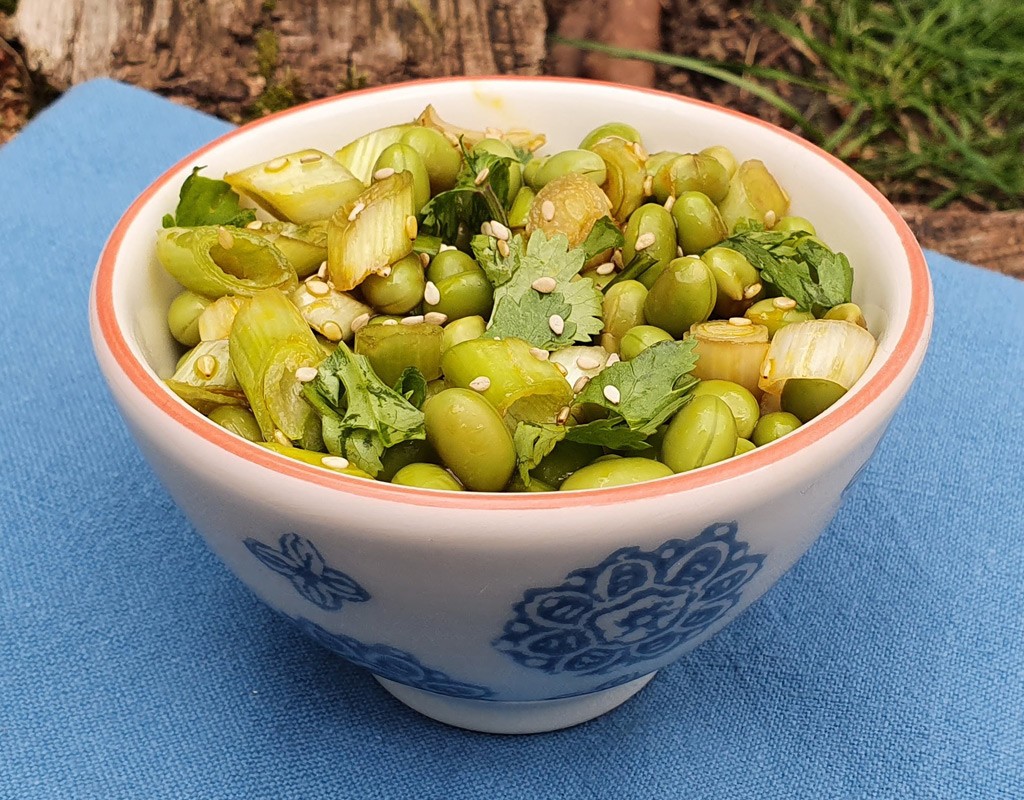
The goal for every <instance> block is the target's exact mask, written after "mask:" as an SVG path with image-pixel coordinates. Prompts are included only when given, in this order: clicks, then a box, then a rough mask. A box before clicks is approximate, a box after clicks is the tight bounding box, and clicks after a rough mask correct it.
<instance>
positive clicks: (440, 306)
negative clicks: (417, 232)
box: [423, 250, 494, 322]
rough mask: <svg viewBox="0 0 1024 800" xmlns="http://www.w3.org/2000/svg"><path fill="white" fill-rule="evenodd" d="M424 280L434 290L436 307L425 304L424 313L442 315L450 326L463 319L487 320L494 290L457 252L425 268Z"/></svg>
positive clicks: (473, 264)
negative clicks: (431, 312) (438, 313)
mask: <svg viewBox="0 0 1024 800" xmlns="http://www.w3.org/2000/svg"><path fill="white" fill-rule="evenodd" d="M427 279H428V280H429V281H431V282H432V283H433V284H434V286H435V287H436V288H437V293H438V301H437V302H436V303H431V302H428V301H427V300H428V299H425V300H424V303H423V308H424V309H425V310H426V311H437V312H440V313H441V314H445V315H446V316H447V317H448V320H449V322H451V321H453V320H457V319H461V318H462V317H485V318H486V317H489V316H490V314H491V304H492V302H493V300H494V289H493V287H492V286H491V282H490V281H488V280H487V276H486V275H485V274H484V271H483V270H482V269H481V268H480V265H479V264H477V263H476V261H475V260H473V259H472V258H470V257H469V256H468V255H466V254H465V253H463V252H462V251H460V250H445V251H444V252H441V253H438V254H437V255H436V256H434V260H433V261H431V262H430V266H429V267H427Z"/></svg>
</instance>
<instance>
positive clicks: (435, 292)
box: [423, 281, 441, 306]
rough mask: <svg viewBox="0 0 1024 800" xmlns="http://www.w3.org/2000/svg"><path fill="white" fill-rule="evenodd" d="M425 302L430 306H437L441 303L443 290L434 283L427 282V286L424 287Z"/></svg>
mask: <svg viewBox="0 0 1024 800" xmlns="http://www.w3.org/2000/svg"><path fill="white" fill-rule="evenodd" d="M423 302H424V303H426V304H427V305H428V306H436V305H437V304H438V303H440V302H441V290H440V289H438V288H437V284H436V283H434V282H433V281H427V285H426V286H424V287H423Z"/></svg>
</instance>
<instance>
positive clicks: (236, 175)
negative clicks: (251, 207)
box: [224, 150, 364, 224]
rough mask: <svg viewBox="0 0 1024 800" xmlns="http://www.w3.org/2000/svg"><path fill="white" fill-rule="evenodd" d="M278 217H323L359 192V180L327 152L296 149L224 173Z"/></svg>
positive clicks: (295, 219)
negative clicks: (295, 150) (269, 159)
mask: <svg viewBox="0 0 1024 800" xmlns="http://www.w3.org/2000/svg"><path fill="white" fill-rule="evenodd" d="M224 180H225V181H227V183H228V184H229V185H230V186H231V188H233V189H236V190H238V191H239V192H242V193H244V194H246V195H248V196H249V197H251V198H252V199H253V200H254V201H255V202H256V203H257V204H258V205H259V206H261V207H262V208H264V209H266V210H267V211H269V212H270V213H271V214H273V215H274V216H275V217H277V218H278V219H283V220H287V221H288V222H296V223H300V224H301V223H305V222H313V221H314V220H318V219H327V218H328V217H329V216H331V214H333V213H334V212H335V211H337V210H338V208H339V207H340V206H341V205H343V204H344V203H347V202H348V201H349V200H351V199H352V198H353V197H355V196H356V195H357V194H359V193H360V192H362V191H363V189H364V186H363V181H362V180H360V179H359V178H357V177H356V176H355V175H353V174H352V173H351V172H350V171H349V170H347V169H345V167H344V166H342V165H341V164H339V163H338V162H337V161H335V160H334V159H333V158H331V157H330V156H329V155H327V153H322V152H320V151H319V150H300V151H298V152H297V153H289V154H288V155H285V156H280V157H278V158H275V159H272V160H271V161H264V162H263V163H262V164H254V165H253V166H251V167H247V168H246V169H243V170H240V171H238V172H232V173H231V174H229V175H225V176H224Z"/></svg>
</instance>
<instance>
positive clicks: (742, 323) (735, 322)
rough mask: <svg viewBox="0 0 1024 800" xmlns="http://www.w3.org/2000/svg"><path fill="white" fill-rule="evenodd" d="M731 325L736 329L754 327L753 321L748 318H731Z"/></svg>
mask: <svg viewBox="0 0 1024 800" xmlns="http://www.w3.org/2000/svg"><path fill="white" fill-rule="evenodd" d="M729 324H730V325H732V326H733V327H735V328H745V327H747V325H753V324H754V323H753V321H752V320H749V319H747V318H746V317H729Z"/></svg>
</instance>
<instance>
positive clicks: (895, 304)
mask: <svg viewBox="0 0 1024 800" xmlns="http://www.w3.org/2000/svg"><path fill="white" fill-rule="evenodd" d="M428 102H430V103H433V104H434V105H435V106H436V107H437V109H438V111H439V113H440V114H441V115H442V116H443V117H444V118H446V119H449V120H451V121H453V122H457V123H460V124H463V125H466V126H467V127H476V128H482V127H484V126H494V127H499V128H511V127H527V128H534V129H537V130H540V131H543V132H544V133H546V134H547V136H548V140H549V145H548V152H554V151H557V150H559V149H564V148H569V147H575V146H576V145H577V143H578V142H579V140H580V139H581V138H582V136H583V134H585V133H586V132H588V131H589V130H590V129H591V128H593V127H595V126H596V125H598V124H601V123H603V122H608V121H611V120H622V121H627V122H630V123H632V124H634V125H635V126H636V127H638V128H639V129H640V131H641V132H642V134H643V136H644V141H645V144H646V145H647V146H648V148H649V149H650V151H651V152H656V151H658V150H662V149H674V150H682V151H696V150H699V149H701V148H703V147H706V146H708V145H711V144H724V145H726V146H727V147H729V148H730V149H732V151H733V152H734V153H735V154H736V156H737V157H738V158H739V159H741V160H742V159H746V158H755V157H756V158H760V159H762V160H764V161H765V162H766V163H767V165H768V167H769V168H770V169H771V171H772V172H773V173H774V174H775V175H776V176H777V178H778V179H779V181H780V182H781V184H782V185H783V186H784V187H786V188H787V190H788V191H789V192H790V194H791V195H792V200H793V205H792V208H793V213H796V214H801V215H804V216H808V217H810V218H811V219H812V220H813V221H814V223H815V225H816V226H817V228H818V232H819V234H820V235H821V236H822V237H823V238H824V239H825V240H826V241H827V242H829V243H830V244H831V245H833V246H834V247H835V248H837V249H839V250H842V251H844V252H846V253H847V254H848V255H849V257H850V260H851V261H852V263H853V265H854V268H855V271H856V285H855V289H854V300H855V301H856V302H858V303H860V305H861V306H862V307H863V308H864V309H865V312H866V315H867V317H868V320H869V323H870V326H871V328H872V330H873V332H874V333H875V334H876V335H877V336H878V341H879V346H878V352H877V355H876V357H875V359H874V361H873V362H872V364H871V366H870V367H869V369H868V371H867V373H866V374H865V375H864V376H863V377H862V378H861V380H860V381H859V383H858V385H857V386H856V387H855V388H854V390H853V391H850V392H849V393H848V394H847V395H846V396H845V397H844V398H843V399H842V400H841V401H840V402H839V403H837V404H836V405H835V406H833V407H832V408H831V409H830V410H829V411H828V412H826V413H825V414H824V415H822V416H821V417H819V418H818V419H815V420H814V421H813V422H811V423H810V424H808V425H806V426H804V427H802V428H801V429H799V430H797V431H796V432H794V433H792V434H790V435H789V436H787V437H785V438H784V439H782V440H780V441H779V442H777V443H774V444H772V445H770V446H768V447H765V448H762V449H759V450H756V451H754V452H753V453H751V454H749V455H745V456H743V457H741V458H737V459H733V460H730V461H726V462H723V463H720V464H717V465H714V466H711V467H706V468H703V469H700V470H696V471H694V472H690V473H686V474H682V475H677V476H674V477H671V478H665V479H662V480H658V481H654V482H650V483H645V484H637V485H632V486H624V487H618V488H612V489H604V490H594V491H585V492H576V493H564V494H563V493H558V492H553V493H547V494H527V495H521V494H520V495H515V494H473V493H469V492H464V493H439V492H431V491H426V490H418V489H411V488H406V487H400V486H392V485H390V484H385V483H376V482H370V481H365V480H359V479H356V478H350V477H348V476H344V475H339V474H335V473H331V472H328V471H326V470H322V469H318V468H315V467H310V466H306V465H303V464H300V463H298V462H295V461H291V460H289V459H286V458H283V457H280V456H277V455H275V454H273V453H270V452H268V451H266V450H264V449H261V448H259V447H257V446H255V445H252V444H250V443H248V442H246V441H243V440H241V439H239V438H236V437H234V436H232V435H231V434H229V433H227V432H226V431H224V430H223V429H221V428H219V427H218V426H216V425H214V424H213V423H211V422H209V421H208V420H206V419H205V418H204V417H202V416H200V415H199V414H197V413H196V412H194V411H193V410H192V409H190V408H189V407H188V406H187V405H186V404H185V403H183V402H181V401H180V400H179V399H178V398H177V397H175V396H174V395H173V394H172V393H171V392H169V391H168V390H167V389H165V388H164V386H163V385H162V384H161V382H160V379H161V378H162V377H166V376H167V375H169V374H170V373H171V371H172V369H173V366H174V363H175V360H176V358H177V355H178V350H177V347H176V345H175V343H174V342H173V341H172V339H171V337H170V335H169V334H168V332H167V328H166V324H165V317H164V315H165V312H166V309H167V306H168V303H169V302H170V299H171V298H172V297H173V295H174V294H175V292H176V286H175V284H174V282H173V281H172V280H171V279H170V278H169V277H168V276H167V275H166V274H165V273H164V271H163V270H162V269H161V268H160V266H159V265H158V264H157V262H156V259H155V257H154V233H155V231H156V230H157V228H158V227H159V226H160V218H161V216H162V215H163V214H164V213H165V212H166V211H168V210H172V209H173V208H174V206H175V203H176V200H177V192H178V188H179V186H180V185H181V182H182V181H183V179H184V178H185V177H186V175H188V173H189V171H190V169H191V168H192V166H193V165H195V164H205V165H208V168H207V174H208V175H217V174H220V173H223V172H225V171H229V170H233V169H237V168H239V167H242V166H245V165H248V164H251V163H255V162H257V161H261V160H265V159H266V158H268V157H270V156H272V155H275V154H279V153H283V152H289V151H294V150H297V149H299V148H301V147H316V148H320V149H322V150H326V151H328V152H333V150H335V149H336V148H337V147H339V146H341V145H342V144H344V143H346V142H348V141H349V140H351V139H353V138H355V137H356V136H358V135H360V134H363V133H366V132H367V131H370V130H373V129H375V128H378V127H381V126H384V125H388V124H392V123H398V122H404V121H407V120H409V119H411V118H412V117H413V116H414V115H415V114H417V113H418V112H419V111H420V110H421V109H422V108H423V106H424V105H426V104H427V103H428ZM931 315H932V300H931V286H930V282H929V277H928V273H927V269H926V266H925V262H924V258H923V256H922V253H921V250H920V248H919V247H918V245H917V243H916V242H915V241H914V238H913V236H912V235H911V233H910V231H909V230H908V228H907V227H906V225H905V224H904V223H903V221H902V219H901V218H900V217H899V215H898V214H897V213H896V212H895V211H894V210H893V208H892V207H891V206H890V205H889V204H888V203H887V202H886V201H885V200H884V199H883V198H882V196H881V195H880V194H879V193H878V192H877V191H876V190H875V189H873V188H872V187H871V186H870V185H869V184H868V183H866V182H865V181H864V180H863V179H861V178H859V177H858V176H857V175H856V174H855V173H854V172H852V171H851V170H850V169H848V168H847V167H845V166H844V165H842V164H841V163H840V162H838V161H837V160H835V159H834V158H832V157H830V156H828V155H826V154H824V153H823V152H821V151H820V150H818V149H816V148H815V147H813V146H811V145H809V144H808V143H807V142H805V141H803V140H801V139H799V138H798V137H796V136H793V135H791V134H789V133H786V132H784V131H781V130H779V129H777V128H774V127H772V126H770V125H767V124H765V123H763V122H759V121H757V120H755V119H752V118H749V117H746V116H743V115H740V114H737V113H735V112H731V111H727V110H723V109H720V108H715V107H712V106H710V105H707V104H704V103H700V102H695V101H692V100H687V99H684V98H680V97H677V96H673V95H668V94H662V93H659V92H652V91H641V90H637V89H632V88H626V87H620V86H612V85H605V84H600V83H594V82H583V81H569V80H557V79H541V78H488V79H458V80H441V81H429V82H418V83H407V84H402V85H398V86H392V87H387V88H382V89H372V90H367V91H361V92H353V93H350V94H346V95H344V96H341V97H337V98H332V99H329V100H324V101H320V102H316V103H311V104H308V105H306V106H302V107H300V108H296V109H293V110H291V111H286V112H283V113H281V114H277V115H275V116H273V117H269V118H267V119H265V120H261V121H259V122H256V123H253V124H251V125H248V126H246V127H244V128H240V129H239V130H237V131H234V132H232V133H229V134H227V135H225V136H223V137H221V138H220V139H218V140H216V141H215V142H213V143H212V144H210V145H208V146H206V147H204V148H202V149H201V150H199V151H197V152H196V153H193V154H192V155H190V156H189V157H188V158H186V159H184V160H183V161H181V162H180V163H179V164H177V165H176V166H174V167H173V168H171V169H170V170H169V171H168V172H167V173H165V174H164V175H163V176H162V177H161V178H160V179H159V180H157V181H156V182H155V183H154V184H153V185H152V186H150V187H149V188H148V189H147V190H146V191H145V192H144V193H143V194H142V196H141V197H139V199H138V200H136V201H135V203H134V204H133V205H132V206H131V208H129V209H128V211H127V212H126V213H125V215H124V217H123V218H122V219H121V221H120V222H119V223H118V225H117V227H116V229H115V230H114V232H113V234H112V235H111V237H110V241H109V242H108V244H107V247H106V249H105V251H104V253H103V255H102V257H101V259H100V262H99V265H98V267H97V271H96V276H95V280H94V284H93V291H92V297H91V322H92V334H93V339H94V344H95V349H96V354H97V357H98V359H99V363H100V366H101V368H102V370H103V373H104V375H105V376H106V379H107V381H108V382H109V384H110V388H111V390H112V392H113V395H114V398H115V400H116V402H117V404H118V406H119V407H120V409H121V411H122V413H123V415H124V418H125V420H126V421H127V423H128V425H129V427H130V429H131V431H132V432H133V434H134V436H135V438H136V440H137V441H138V444H139V447H140V448H141V449H142V452H143V453H144V455H145V457H146V459H147V460H148V461H149V463H150V464H151V466H152V468H153V470H154V471H155V472H156V474H157V475H158V476H159V478H160V480H161V481H162V482H163V483H164V485H165V486H166V487H167V489H168V491H170V493H171V495H172V496H173V497H174V499H175V500H176V502H177V503H178V504H179V505H180V506H181V508H182V509H183V510H184V512H185V513H186V514H187V516H188V518H189V519H190V520H191V521H192V523H193V524H194V525H195V527H196V529H197V530H198V531H199V532H200V533H201V534H202V535H203V537H204V538H205V539H206V541H207V543H208V544H209V546H210V547H211V548H212V549H213V550H214V551H215V552H216V553H217V555H218V556H220V558H222V559H223V560H224V562H225V563H226V564H227V565H228V566H229V567H230V568H231V569H232V570H233V571H234V573H235V574H236V575H238V577H239V578H241V579H242V580H243V581H244V582H245V583H246V584H247V585H248V586H249V587H250V588H251V589H252V590H253V591H254V592H256V594H257V595H259V597H261V598H262V599H263V600H264V601H265V602H266V603H267V604H268V605H270V606H271V607H272V608H274V609H276V610H278V611H279V612H281V613H282V614H284V615H285V616H287V617H289V618H290V619H292V620H293V621H295V622H296V623H297V624H298V625H300V627H302V628H303V629H304V630H305V631H306V632H307V633H309V634H310V635H312V636H313V637H314V638H315V639H317V640H318V641H320V642H321V643H322V644H324V645H326V646H327V647H330V648H332V649H333V650H335V651H336V652H338V653H340V654H341V655H342V656H343V657H345V658H347V659H349V660H350V661H352V662H354V663H356V664H358V665H360V666H364V667H366V668H367V669H369V670H370V671H371V672H373V673H374V674H375V675H376V676H377V678H378V680H379V681H380V682H381V684H383V686H384V687H385V688H386V689H387V690H388V691H389V692H391V693H392V694H394V695H395V696H396V697H398V698H399V699H400V700H402V701H403V702H405V703H407V704H408V705H410V706H412V707H413V708H415V709H417V710H419V711H422V712H423V713H425V714H427V715H429V716H432V717H434V718H436V719H439V720H442V721H444V722H448V723H451V724H454V725H459V726H462V727H467V728H471V729H476V730H483V731H493V732H510V733H511V732H520V733H523V732H534V731H543V730H551V729H555V728H560V727H565V726H567V725H572V724H575V723H578V722H582V721H584V720H587V719H590V718H592V717H594V716H597V715H598V714H601V713H603V712H605V711H607V710H609V709H611V708H614V707H615V706H616V705H618V704H619V703H621V702H623V701H624V700H625V699H626V698H628V697H630V696H631V695H632V694H634V693H635V692H637V691H638V690H639V689H640V688H642V687H643V686H644V685H645V684H646V683H647V682H648V681H649V680H650V679H651V677H652V676H653V675H654V673H655V672H656V671H657V670H658V669H660V668H661V667H663V666H665V665H667V664H670V663H671V662H673V661H675V660H676V659H677V658H679V657H680V656H681V655H682V654H683V653H686V652H687V651H689V650H692V649H693V648H694V647H697V646H698V645H699V644H701V643H702V642H704V641H705V640H707V639H708V638H709V637H711V636H713V635H714V634H715V633H717V632H718V631H719V630H721V629H722V628H723V627H724V626H725V625H727V624H728V623H729V622H730V621H731V620H732V619H733V618H735V617H736V616H737V615H738V614H740V613H741V612H742V611H743V610H744V609H745V608H746V607H747V606H749V605H750V604H751V603H753V602H754V601H755V600H757V598H759V597H760V596H761V595H762V594H763V593H764V592H765V591H766V590H767V589H768V588H769V587H770V586H771V585H772V584H773V583H775V581H777V580H778V579H779V577H780V576H781V575H782V574H783V573H785V572H786V570H788V569H789V568H790V566H792V564H793V563H794V562H795V561H796V560H797V559H798V558H799V557H800V555H801V554H802V553H804V551H806V550H807V548H808V547H809V546H810V545H811V543H812V542H813V541H814V540H815V539H816V538H817V536H818V535H819V534H820V533H821V531H822V530H823V529H824V528H825V526H826V525H827V524H828V523H829V521H830V520H831V519H832V517H833V515H834V514H835V512H836V510H837V509H838V507H839V504H840V502H841V499H842V495H843V493H844V490H845V489H846V488H847V487H848V486H849V485H850V483H851V481H853V479H854V477H855V476H856V475H857V473H858V471H859V470H861V468H862V467H863V466H864V464H865V463H866V462H867V460H868V458H869V457H870V456H871V454H872V452H873V451H874V449H875V447H876V446H877V445H878V442H879V440H880V439H881V437H882V434H883V433H884V431H885V428H886V425H887V424H888V422H889V420H890V418H891V417H892V415H893V412H894V411H895V410H896V407H897V406H898V404H899V403H900V401H901V400H902V398H903V396H904V395H905V394H906V392H907V389H908V388H909V386H910V384H911V381H912V380H913V378H914V376H915V374H916V373H917V370H918V366H919V365H920V363H921V359H922V357H923V356H924V352H925V348H926V346H927V342H928V336H929V332H930V329H931ZM864 535H865V536H870V535H871V532H870V531H865V532H864Z"/></svg>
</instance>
